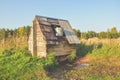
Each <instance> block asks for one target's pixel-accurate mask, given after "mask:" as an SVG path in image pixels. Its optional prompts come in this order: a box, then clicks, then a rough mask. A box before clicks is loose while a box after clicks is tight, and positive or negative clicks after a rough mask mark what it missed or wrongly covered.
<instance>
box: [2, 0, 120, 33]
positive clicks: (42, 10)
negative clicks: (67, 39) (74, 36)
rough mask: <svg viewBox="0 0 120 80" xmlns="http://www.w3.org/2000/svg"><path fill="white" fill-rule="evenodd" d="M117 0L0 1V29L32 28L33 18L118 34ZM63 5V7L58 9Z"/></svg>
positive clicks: (118, 8) (118, 9)
mask: <svg viewBox="0 0 120 80" xmlns="http://www.w3.org/2000/svg"><path fill="white" fill-rule="evenodd" d="M119 3H120V1H119V0H105V1H104V0H98V1H95V0H90V1H89V0H74V1H68V0H66V1H64V0H61V1H55V0H53V1H49V0H44V1H38V0H36V1H30V0H26V1H23V0H21V1H16V0H11V1H7V0H4V1H0V10H1V13H0V14H1V15H0V28H9V29H15V28H18V27H21V26H27V25H29V26H32V20H33V19H34V17H35V15H40V16H46V17H52V18H58V19H65V20H68V21H69V22H70V24H71V26H72V28H75V29H79V30H80V31H81V32H87V31H95V32H102V31H107V30H108V29H111V28H112V27H116V28H117V30H118V31H120V5H119ZM61 5H62V6H61Z"/></svg>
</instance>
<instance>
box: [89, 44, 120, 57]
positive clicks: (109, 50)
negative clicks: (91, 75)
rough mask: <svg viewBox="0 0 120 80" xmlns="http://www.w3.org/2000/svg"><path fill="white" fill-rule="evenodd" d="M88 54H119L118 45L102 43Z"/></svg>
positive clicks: (119, 46)
mask: <svg viewBox="0 0 120 80" xmlns="http://www.w3.org/2000/svg"><path fill="white" fill-rule="evenodd" d="M88 55H90V56H120V45H104V46H103V47H101V48H100V49H94V50H92V52H89V53H88Z"/></svg>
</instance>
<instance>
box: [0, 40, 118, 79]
mask: <svg viewBox="0 0 120 80" xmlns="http://www.w3.org/2000/svg"><path fill="white" fill-rule="evenodd" d="M26 40H27V39H25V40H21V44H18V43H16V42H14V44H13V43H10V42H9V41H10V40H9V41H6V45H4V46H3V47H1V49H0V80H120V44H119V43H117V44H116V43H115V42H116V41H113V42H114V43H111V44H112V45H111V44H107V43H106V44H105V43H104V42H107V41H108V40H105V41H104V40H101V41H104V42H100V40H97V41H99V42H96V43H95V41H90V40H88V41H90V43H89V42H81V43H80V44H78V45H77V46H76V49H77V51H76V52H77V54H76V55H75V54H74V53H75V52H73V53H72V54H71V55H70V56H69V59H68V60H67V61H68V62H67V61H66V62H63V63H62V64H61V63H59V62H58V61H57V59H56V58H55V56H54V55H53V54H52V53H51V54H48V56H47V58H39V57H35V56H31V54H30V52H29V51H28V49H27V41H26ZM17 41H19V40H17ZM11 44H13V46H8V47H6V46H7V45H11ZM75 57H76V59H74V58H75ZM75 64H89V66H87V67H82V68H81V67H79V68H76V65H75ZM68 65H70V66H68Z"/></svg>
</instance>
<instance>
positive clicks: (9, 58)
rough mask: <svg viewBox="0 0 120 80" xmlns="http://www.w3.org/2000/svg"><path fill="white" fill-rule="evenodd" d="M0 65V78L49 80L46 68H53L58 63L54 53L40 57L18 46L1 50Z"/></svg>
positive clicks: (5, 79) (4, 79)
mask: <svg viewBox="0 0 120 80" xmlns="http://www.w3.org/2000/svg"><path fill="white" fill-rule="evenodd" d="M0 65H1V66H0V80H7V79H8V80H13V79H15V80H38V79H44V80H50V78H49V77H48V76H47V71H46V70H48V69H52V70H54V69H53V68H55V67H56V66H57V65H58V63H57V61H56V60H55V58H54V55H51V54H50V55H48V57H47V58H43V59H41V58H38V57H32V56H31V55H30V53H29V51H27V50H26V49H24V48H23V49H21V48H20V49H9V50H4V51H2V53H1V55H0Z"/></svg>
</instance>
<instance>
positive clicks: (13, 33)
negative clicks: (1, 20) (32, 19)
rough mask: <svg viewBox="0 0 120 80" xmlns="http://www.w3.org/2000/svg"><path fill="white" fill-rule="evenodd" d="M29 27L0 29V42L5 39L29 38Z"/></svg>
mask: <svg viewBox="0 0 120 80" xmlns="http://www.w3.org/2000/svg"><path fill="white" fill-rule="evenodd" d="M29 33H30V26H23V27H19V28H18V29H14V30H10V29H4V28H3V29H0V40H2V39H6V38H8V37H20V36H27V37H28V36H29Z"/></svg>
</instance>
